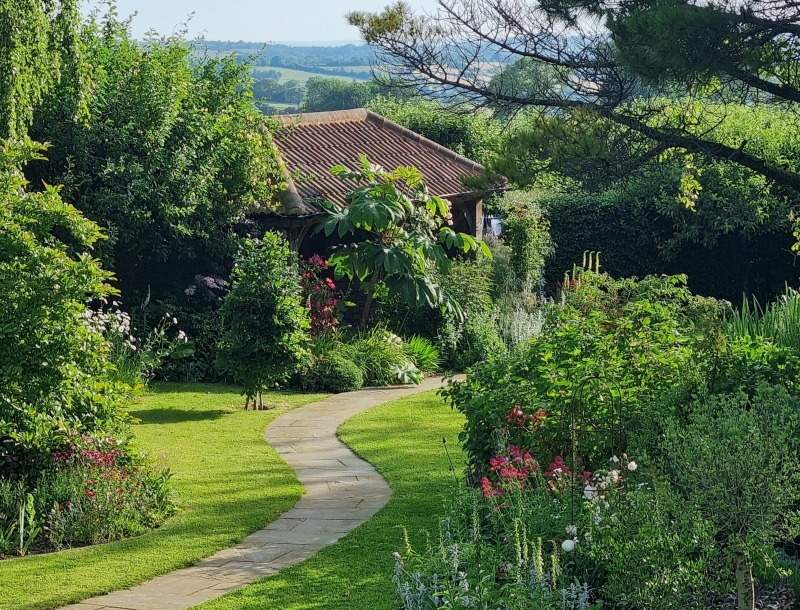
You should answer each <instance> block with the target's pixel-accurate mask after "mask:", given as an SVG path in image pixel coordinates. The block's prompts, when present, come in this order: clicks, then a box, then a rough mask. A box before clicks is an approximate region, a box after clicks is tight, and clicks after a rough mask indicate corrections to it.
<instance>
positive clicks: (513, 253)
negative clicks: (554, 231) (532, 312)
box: [499, 191, 550, 290]
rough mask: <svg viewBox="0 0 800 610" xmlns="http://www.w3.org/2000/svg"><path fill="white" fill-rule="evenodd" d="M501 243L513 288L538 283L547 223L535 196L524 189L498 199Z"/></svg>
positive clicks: (547, 237) (546, 246)
mask: <svg viewBox="0 0 800 610" xmlns="http://www.w3.org/2000/svg"><path fill="white" fill-rule="evenodd" d="M499 205H500V210H501V214H502V218H503V220H502V222H503V234H502V239H503V244H504V245H505V246H506V247H508V248H509V250H510V256H509V257H508V266H509V269H510V271H511V272H512V274H513V280H512V281H513V284H514V288H515V289H516V290H523V289H525V288H529V287H532V286H540V285H541V283H542V281H543V279H542V272H543V270H544V263H545V258H546V257H547V255H548V254H549V252H550V235H549V232H548V231H549V224H548V222H547V220H546V219H545V218H544V213H543V212H542V210H541V208H540V207H539V204H538V201H537V199H536V198H535V197H534V196H533V195H531V194H529V193H526V192H524V191H510V192H507V193H505V194H504V195H503V196H502V198H501V199H500V203H499Z"/></svg>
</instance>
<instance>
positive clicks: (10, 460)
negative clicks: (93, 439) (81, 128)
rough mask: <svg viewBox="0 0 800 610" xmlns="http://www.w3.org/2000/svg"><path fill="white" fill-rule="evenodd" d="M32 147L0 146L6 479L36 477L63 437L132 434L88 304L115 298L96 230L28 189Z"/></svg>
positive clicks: (2, 472) (0, 440) (0, 358)
mask: <svg viewBox="0 0 800 610" xmlns="http://www.w3.org/2000/svg"><path fill="white" fill-rule="evenodd" d="M40 150H41V149H40V148H38V147H37V146H35V145H33V144H25V145H22V146H19V147H16V146H14V147H12V146H10V145H5V146H3V148H2V149H0V295H2V298H0V345H2V346H3V349H2V350H0V405H2V407H0V476H15V477H18V476H26V475H29V474H30V475H32V476H35V475H36V473H38V472H40V471H41V470H42V469H43V468H46V465H47V464H48V463H49V461H50V456H51V455H52V453H53V452H55V451H57V450H59V449H60V448H62V447H63V446H64V445H65V444H66V443H67V432H68V431H69V430H70V429H76V430H77V431H78V432H79V433H82V434H93V433H96V432H102V433H104V434H111V435H115V434H117V433H119V434H121V435H122V437H123V438H124V436H125V434H126V422H127V420H128V417H127V415H126V414H125V412H124V411H123V410H122V408H121V406H122V402H123V400H124V398H125V396H126V395H127V394H128V392H129V391H130V388H128V387H127V386H124V385H122V384H115V383H112V382H110V381H109V379H110V377H111V375H112V373H113V371H112V366H111V364H110V363H109V361H108V358H107V356H108V352H109V345H108V342H107V341H106V340H105V339H104V338H103V336H102V334H101V333H100V332H98V331H97V330H95V329H93V328H91V327H90V326H89V325H88V324H87V323H86V316H87V315H88V309H87V306H86V302H87V301H88V300H91V299H103V298H105V297H106V296H109V295H111V294H113V290H112V289H111V287H110V286H109V285H108V284H107V283H106V282H107V280H109V279H110V278H111V274H109V273H107V272H106V271H104V270H103V269H102V268H101V266H100V264H99V262H98V261H97V260H95V259H94V258H92V256H91V255H90V254H89V253H90V251H91V249H92V247H93V246H94V244H95V243H96V242H97V241H98V240H99V239H101V238H102V233H101V232H100V230H99V228H98V227H97V225H95V224H94V223H92V222H89V221H87V220H86V219H84V218H83V216H82V215H81V214H80V212H78V211H77V210H76V209H75V208H74V207H72V206H71V205H68V204H66V203H64V202H63V201H62V200H61V197H60V195H59V192H58V189H56V188H53V187H49V186H47V187H46V188H45V190H44V191H42V192H39V193H31V192H28V191H27V190H26V188H25V185H26V182H25V180H24V177H23V175H22V172H21V169H20V168H21V167H22V166H23V165H24V164H25V163H26V162H28V161H30V160H32V159H41V156H40Z"/></svg>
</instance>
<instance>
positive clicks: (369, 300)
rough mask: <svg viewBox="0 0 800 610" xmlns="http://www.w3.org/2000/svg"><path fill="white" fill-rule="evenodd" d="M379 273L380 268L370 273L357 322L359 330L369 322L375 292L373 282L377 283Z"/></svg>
mask: <svg viewBox="0 0 800 610" xmlns="http://www.w3.org/2000/svg"><path fill="white" fill-rule="evenodd" d="M380 274H381V270H380V269H376V270H375V273H373V274H372V277H371V278H370V280H369V286H367V300H366V302H365V303H364V313H363V314H362V315H361V322H359V324H358V328H359V330H364V329H365V328H366V327H367V323H368V322H369V314H370V313H372V312H371V309H372V295H373V294H375V284H377V283H378V279H380Z"/></svg>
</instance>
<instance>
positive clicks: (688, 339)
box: [443, 271, 722, 468]
mask: <svg viewBox="0 0 800 610" xmlns="http://www.w3.org/2000/svg"><path fill="white" fill-rule="evenodd" d="M684 281H685V280H684V278H680V277H673V278H652V277H651V278H646V279H644V280H641V281H636V280H627V279H626V280H614V279H612V278H610V277H609V276H607V275H605V274H597V273H594V272H590V271H584V272H579V273H576V274H575V277H571V278H568V284H569V285H568V286H565V287H564V289H563V290H562V292H561V294H560V295H559V299H558V300H557V301H556V302H552V303H550V304H548V305H546V306H545V308H544V322H543V327H542V330H541V332H540V333H539V334H537V335H536V336H535V337H534V338H532V339H531V340H530V341H529V342H528V343H527V344H526V345H524V346H522V347H521V348H519V349H517V350H512V351H510V352H508V353H507V354H504V355H503V354H501V355H498V356H495V357H493V358H491V359H490V360H488V361H487V362H483V363H479V364H477V365H476V366H474V367H473V368H472V369H471V370H470V372H469V374H468V376H467V380H466V381H464V382H456V383H453V384H451V385H449V386H448V387H447V388H445V390H444V391H443V395H444V396H445V398H446V399H447V400H448V401H449V402H450V403H451V404H452V405H453V406H454V407H455V408H457V409H458V410H460V411H461V412H462V413H464V414H465V415H466V418H467V423H466V427H465V430H464V432H463V434H462V435H461V440H462V441H463V442H464V446H465V448H466V450H467V452H468V454H469V455H470V457H471V459H472V462H473V465H474V466H475V467H478V468H485V466H486V464H487V463H488V461H489V458H491V457H493V455H494V454H495V452H496V449H497V438H498V435H499V436H503V437H505V435H507V436H508V438H507V441H506V443H510V444H515V445H517V446H528V447H530V448H531V449H532V451H533V454H534V457H535V458H537V459H538V460H540V461H543V460H545V459H546V458H547V457H548V456H552V455H554V454H557V453H560V452H562V451H563V450H564V447H568V446H569V442H570V438H569V426H568V425H565V423H564V414H565V413H566V412H567V411H568V408H569V405H570V402H571V400H572V395H573V392H574V391H575V389H576V388H577V387H578V385H579V384H580V383H581V382H583V381H584V380H585V379H587V378H590V377H595V375H596V374H598V373H601V374H602V376H603V377H604V378H606V379H608V380H610V382H609V385H611V386H612V387H613V393H614V396H613V400H609V398H612V397H611V396H609V395H608V393H607V395H606V397H605V400H601V399H600V398H599V397H598V396H595V395H592V396H589V397H588V399H587V400H586V401H585V405H584V408H585V413H584V417H585V418H587V419H589V420H593V421H604V420H607V419H608V418H609V409H610V407H611V404H612V402H614V403H616V402H617V401H620V402H621V403H622V404H624V405H625V410H626V412H627V414H628V416H635V415H636V413H637V412H638V410H639V405H640V402H641V399H642V397H646V396H648V395H649V396H652V395H655V394H658V393H660V392H661V391H662V390H664V389H666V388H669V387H671V386H673V385H674V384H676V383H677V382H678V381H679V380H680V379H681V377H682V375H684V374H685V372H686V370H687V369H688V368H690V367H691V366H692V363H693V362H695V360H696V356H697V355H698V354H699V353H700V352H701V350H703V349H704V348H710V347H712V345H711V343H712V337H713V332H708V333H706V334H703V332H704V331H709V329H714V328H715V327H719V325H721V323H722V315H721V312H722V309H721V307H722V306H721V305H720V304H719V303H717V302H716V301H714V300H712V299H704V298H699V297H694V296H692V294H691V293H690V292H689V291H688V290H687V289H686V288H685V287H684ZM509 405H519V406H520V410H521V411H522V412H524V414H525V415H526V417H528V418H530V415H531V414H534V413H538V412H539V410H540V409H541V410H542V411H544V412H545V413H546V418H545V419H544V420H542V421H539V420H538V419H536V420H535V423H536V425H535V426H533V427H532V426H531V425H530V422H529V423H527V424H526V425H525V426H521V425H519V423H520V422H521V421H522V420H521V419H520V417H521V416H519V415H512V414H510V413H509ZM509 416H511V417H510V421H509ZM532 433H533V434H534V435H535V442H534V441H532V439H531V434H532ZM606 437H607V435H597V434H592V433H587V437H586V439H585V444H586V446H587V447H591V448H593V452H592V455H590V456H587V457H588V458H590V460H595V459H599V460H603V459H606V458H607V456H608V455H609V453H610V452H611V448H610V447H609V446H608V445H607V439H606Z"/></svg>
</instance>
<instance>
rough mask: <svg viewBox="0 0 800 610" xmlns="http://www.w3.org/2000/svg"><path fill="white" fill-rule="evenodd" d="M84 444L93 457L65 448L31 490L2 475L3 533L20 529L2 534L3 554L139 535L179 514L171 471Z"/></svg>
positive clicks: (0, 521)
mask: <svg viewBox="0 0 800 610" xmlns="http://www.w3.org/2000/svg"><path fill="white" fill-rule="evenodd" d="M82 443H83V444H84V446H83V447H82V450H83V451H87V452H91V453H87V455H89V456H90V457H87V458H75V457H74V456H72V457H68V456H70V453H63V452H62V453H61V454H59V455H58V456H57V459H58V462H57V467H56V468H55V469H52V470H50V471H48V472H46V473H44V474H43V476H42V477H41V478H39V479H38V481H36V483H35V486H33V487H31V488H30V491H27V490H26V487H25V486H24V485H23V484H22V483H20V482H15V481H12V480H8V479H0V532H16V533H17V535H16V536H10V537H2V536H0V538H2V539H0V557H2V556H3V555H5V556H6V557H11V556H13V555H15V554H18V555H25V554H26V552H27V551H29V550H30V549H31V546H33V548H34V549H35V550H37V551H39V552H42V551H54V550H62V549H65V548H69V547H72V546H82V545H87V544H98V543H105V542H111V541H113V540H120V539H122V538H128V537H130V536H137V535H140V534H143V533H145V532H146V531H148V530H150V529H152V528H155V527H159V526H160V525H161V524H162V523H163V522H164V520H165V519H166V518H167V517H169V516H170V515H172V514H173V513H174V510H175V506H174V504H173V501H172V488H171V485H170V475H169V471H163V470H159V469H157V468H155V467H154V466H153V465H152V464H149V463H147V462H141V463H137V464H136V465H135V466H131V465H130V464H124V463H117V460H118V457H117V455H116V454H115V453H114V452H113V450H109V449H108V448H104V449H101V450H98V449H96V448H95V447H94V445H89V447H91V448H90V449H87V447H86V445H85V442H84V441H82ZM101 460H102V461H101ZM120 490H122V491H120Z"/></svg>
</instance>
